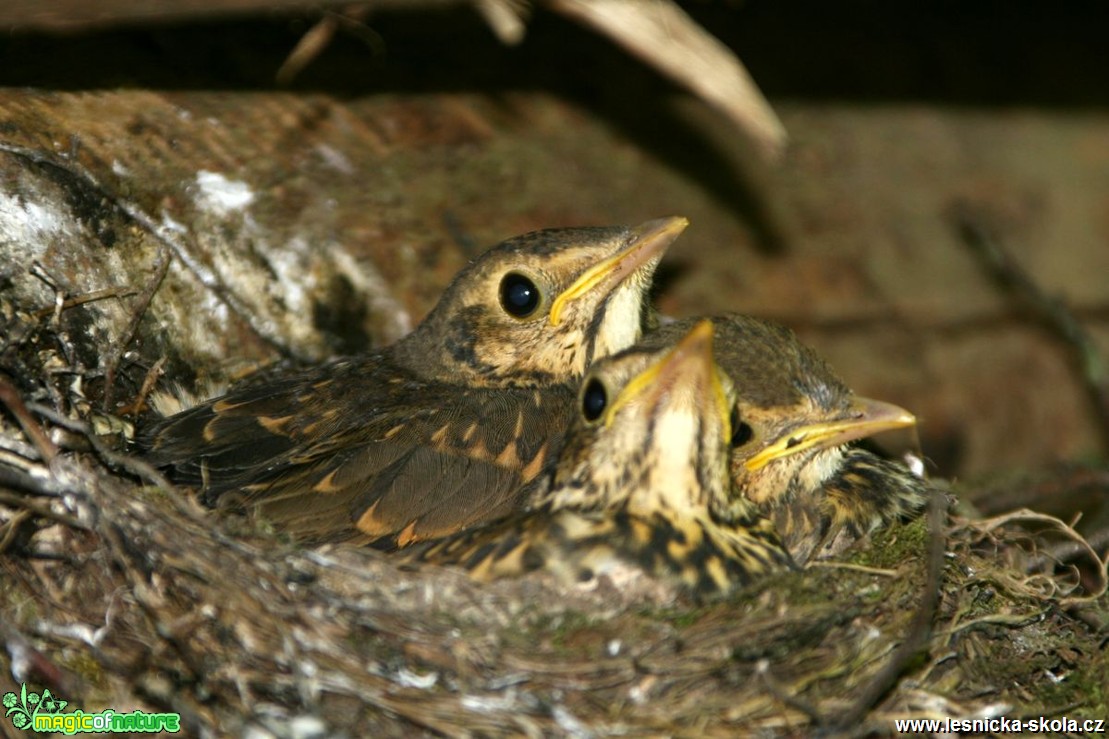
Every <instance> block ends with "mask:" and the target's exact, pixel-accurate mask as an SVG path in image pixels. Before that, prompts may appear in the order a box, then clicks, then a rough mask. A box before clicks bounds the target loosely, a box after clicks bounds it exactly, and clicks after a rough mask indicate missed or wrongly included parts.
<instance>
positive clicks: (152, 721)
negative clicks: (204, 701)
mask: <svg viewBox="0 0 1109 739" xmlns="http://www.w3.org/2000/svg"><path fill="white" fill-rule="evenodd" d="M68 705H69V701H64V700H62V699H61V698H59V697H58V696H56V695H53V694H51V692H50V689H49V688H47V689H45V690H43V691H42V694H41V695H40V694H39V693H35V692H31V691H28V690H27V683H21V684H20V687H19V693H18V694H17V693H14V692H10V691H9V692H7V693H4V698H3V706H4V710H5V713H4V717H5V718H7V719H8V720H9V721H11V722H12V726H14V727H15V728H17V729H24V730H30V731H41V732H55V733H62V734H85V733H98V734H103V733H107V732H143V733H152V734H153V733H160V732H168V733H171V734H176V733H177V732H178V731H180V730H181V715H180V714H178V713H145V712H143V711H131V712H129V713H120V712H119V711H115V710H112V709H110V708H109V709H106V710H103V711H100V712H98V713H85V712H84V711H82V710H80V709H76V710H74V711H72V712H71V713H62V711H63V710H64V709H65V707H66V706H68Z"/></svg>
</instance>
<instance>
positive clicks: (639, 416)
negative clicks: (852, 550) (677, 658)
mask: <svg viewBox="0 0 1109 739" xmlns="http://www.w3.org/2000/svg"><path fill="white" fill-rule="evenodd" d="M712 331H713V329H712V323H711V322H710V321H703V322H701V323H698V324H697V325H696V326H694V327H693V328H692V329H690V330H689V331H688V333H687V334H686V335H685V336H683V337H682V338H681V339H680V340H678V341H676V343H675V344H674V345H671V346H668V347H664V348H661V349H652V350H646V349H643V348H640V347H634V348H632V349H629V350H627V351H625V352H622V353H620V354H618V355H616V356H613V357H609V358H607V359H603V360H600V361H598V362H597V363H596V364H595V365H594V366H593V368H592V369H591V370H590V371H589V373H588V374H587V376H586V378H585V380H584V382H583V383H582V389H581V392H580V394H579V395H578V400H577V408H576V417H575V419H574V422H573V424H572V425H571V427H570V429H569V431H568V432H567V434H566V438H565V440H564V443H563V446H562V448H561V450H560V452H559V454H558V457H557V462H556V463H555V464H554V465H553V466H552V467H551V468H550V469H549V471H548V472H547V473H546V474H545V476H544V477H543V478H541V479H540V480H538V481H537V483H536V485H535V488H536V489H535V492H534V498H533V503H532V506H531V509H530V510H528V511H526V512H523V513H518V514H515V515H511V516H508V517H506V518H504V519H502V520H500V521H498V522H495V523H492V524H490V525H488V526H484V527H478V528H474V529H471V530H469V531H465V532H462V533H459V534H457V535H455V536H453V537H449V538H446V539H444V540H442V541H438V542H429V543H427V544H422V545H419V546H418V547H416V548H414V549H410V550H407V551H406V552H404V553H402V556H405V557H407V558H410V559H413V560H418V561H423V562H434V563H438V564H446V565H456V566H461V567H463V568H465V569H466V570H467V571H468V572H469V573H470V575H471V576H473V577H474V578H476V579H479V580H493V579H496V578H501V577H510V576H516V575H522V574H525V573H528V572H534V571H544V572H547V573H550V574H553V575H554V576H555V577H556V578H557V579H558V580H560V581H562V582H564V583H567V584H572V583H582V582H590V581H592V580H593V579H594V578H597V577H600V576H607V577H608V578H610V579H612V580H615V581H618V582H627V581H628V580H641V579H642V576H644V575H646V576H649V577H650V578H655V579H656V580H657V581H659V583H661V584H663V585H664V586H667V587H668V588H670V589H672V590H676V591H684V592H688V593H691V594H693V595H695V596H699V597H703V596H708V595H713V594H719V593H726V592H728V591H731V590H733V589H734V588H736V587H738V586H741V585H744V584H746V583H748V582H750V581H751V580H753V579H754V578H756V577H759V576H760V575H763V574H766V573H769V572H772V571H775V570H782V569H787V568H790V567H792V566H793V564H792V560H791V559H790V556H789V554H788V553H787V552H786V551H785V549H784V548H783V547H782V545H781V543H780V541H779V540H778V537H777V536H776V535H775V533H774V530H773V527H772V525H771V524H770V523H769V522H768V521H767V520H766V519H764V518H762V517H760V516H759V515H758V514H757V513H756V511H755V508H754V505H753V504H751V503H750V501H748V500H747V499H746V498H744V497H742V496H741V495H738V494H737V493H736V491H735V490H734V486H733V482H732V479H731V475H730V470H729V464H730V460H729V456H730V451H731V448H730V439H731V438H732V434H733V430H732V424H733V422H734V420H733V417H734V412H735V408H736V397H735V392H734V388H733V386H732V383H731V381H730V380H729V379H728V377H727V375H726V374H724V373H723V372H722V371H720V369H719V368H718V367H717V366H716V364H715V363H714V361H713V351H712V345H713V338H712Z"/></svg>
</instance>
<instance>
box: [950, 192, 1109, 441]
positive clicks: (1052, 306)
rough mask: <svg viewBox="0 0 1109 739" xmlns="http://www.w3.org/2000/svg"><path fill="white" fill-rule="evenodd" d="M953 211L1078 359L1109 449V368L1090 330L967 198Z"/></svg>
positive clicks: (964, 232) (964, 231)
mask: <svg viewBox="0 0 1109 739" xmlns="http://www.w3.org/2000/svg"><path fill="white" fill-rule="evenodd" d="M951 212H952V215H953V218H954V220H955V225H956V227H957V228H958V230H959V235H960V236H961V237H962V239H963V242H964V243H965V244H966V245H967V246H968V247H969V248H970V249H971V251H973V252H974V253H975V254H976V255H978V257H979V258H980V259H981V260H982V261H983V263H984V264H985V266H986V268H987V269H988V270H989V271H990V274H991V275H992V276H993V277H994V279H996V280H997V281H998V282H999V283H1000V284H1001V286H1002V287H1004V288H1005V289H1006V290H1008V291H1009V292H1011V293H1012V294H1013V295H1014V296H1016V297H1017V298H1018V299H1020V300H1021V301H1023V302H1024V303H1025V305H1026V306H1027V307H1028V309H1029V310H1031V311H1032V313H1033V314H1034V315H1035V316H1036V317H1037V318H1038V319H1039V320H1040V321H1041V322H1042V323H1043V324H1044V326H1045V327H1047V329H1048V330H1049V331H1050V332H1051V333H1052V334H1054V335H1055V336H1056V337H1058V338H1059V340H1061V341H1062V342H1063V343H1064V344H1065V345H1066V346H1067V347H1068V348H1069V349H1070V351H1071V352H1072V354H1073V355H1074V357H1075V359H1076V360H1077V361H1078V366H1079V367H1080V368H1081V376H1082V384H1083V386H1084V387H1085V388H1086V391H1087V392H1088V393H1089V394H1090V396H1091V397H1092V399H1093V401H1094V410H1095V415H1096V418H1097V422H1098V425H1099V427H1100V429H1101V434H1102V441H1103V443H1104V445H1105V449H1106V451H1109V368H1107V366H1106V362H1105V359H1104V358H1103V357H1102V356H1101V354H1100V353H1099V352H1098V350H1097V346H1096V345H1095V344H1094V342H1093V340H1092V339H1091V338H1090V335H1089V333H1088V332H1087V331H1086V329H1085V328H1083V326H1082V324H1081V323H1080V322H1079V321H1078V319H1077V318H1076V317H1075V315H1074V313H1073V312H1071V310H1070V309H1069V308H1068V307H1067V305H1066V303H1064V302H1063V301H1062V300H1060V299H1058V298H1054V297H1052V296H1050V295H1048V294H1046V293H1045V292H1044V291H1043V289H1041V288H1040V286H1039V285H1037V284H1036V282H1035V281H1034V280H1033V279H1032V278H1031V277H1030V276H1029V275H1028V273H1027V272H1025V271H1024V270H1023V269H1022V268H1021V266H1020V265H1019V264H1017V261H1016V260H1015V259H1014V258H1013V255H1012V254H1010V253H1009V252H1008V250H1007V249H1005V247H1004V245H1003V244H1002V243H1001V240H1000V239H999V238H997V236H996V235H995V234H993V233H991V232H990V230H989V228H988V227H987V225H986V223H985V220H986V219H985V218H984V217H983V215H982V214H981V213H978V212H976V211H975V209H974V208H973V206H971V205H970V204H969V203H966V202H957V203H955V205H954V207H952V209H951Z"/></svg>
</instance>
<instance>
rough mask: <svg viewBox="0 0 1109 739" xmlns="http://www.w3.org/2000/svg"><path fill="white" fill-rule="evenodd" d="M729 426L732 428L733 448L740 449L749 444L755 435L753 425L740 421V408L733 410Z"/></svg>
mask: <svg viewBox="0 0 1109 739" xmlns="http://www.w3.org/2000/svg"><path fill="white" fill-rule="evenodd" d="M728 422H729V425H730V426H731V427H732V447H733V448H738V447H741V446H743V445H744V444H746V443H747V442H749V441H750V440H751V439H752V438H753V437H754V435H755V430H754V429H753V428H751V425H750V424H748V423H746V422H744V421H741V420H739V408H736V407H733V408H732V415H731V418H729V419H728Z"/></svg>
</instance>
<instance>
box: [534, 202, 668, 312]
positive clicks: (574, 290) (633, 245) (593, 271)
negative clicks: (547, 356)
mask: <svg viewBox="0 0 1109 739" xmlns="http://www.w3.org/2000/svg"><path fill="white" fill-rule="evenodd" d="M688 225H689V219H688V218H684V217H682V216H671V217H669V218H658V219H655V220H653V221H647V222H646V223H643V224H640V225H638V226H636V227H635V228H633V229H632V230H631V234H630V235H629V238H628V240H627V242H626V243H625V244H624V246H623V248H621V249H620V251H618V252H617V253H616V254H614V255H612V256H611V257H608V258H607V259H605V260H604V261H602V262H599V263H597V264H594V265H593V266H592V267H590V268H589V269H587V270H586V271H585V272H584V273H582V275H581V277H579V278H578V279H577V280H575V281H574V284H573V285H570V287H568V288H566V290H564V291H563V292H562V293H561V294H560V295H559V296H558V297H557V298H555V299H554V301H552V303H551V313H550V321H551V325H552V326H557V325H558V322H559V320H560V319H561V317H562V311H563V310H564V309H565V307H566V304H567V303H569V302H570V301H572V300H575V299H577V298H580V297H581V296H582V295H585V294H587V293H589V292H591V291H593V290H594V289H597V288H600V289H602V290H604V291H605V292H606V293H609V292H612V291H613V290H614V289H615V288H616V286H617V285H619V284H620V283H622V282H623V281H624V280H625V279H627V278H628V277H629V276H631V275H633V274H635V273H636V272H637V271H638V270H639V268H640V267H642V266H643V265H645V264H647V263H649V262H651V261H652V260H654V261H657V260H658V259H659V258H661V256H662V253H663V252H664V251H666V248H667V247H668V246H670V245H671V244H673V243H674V240H675V239H677V238H678V236H679V235H680V234H681V232H682V231H684V230H685V228H686V226H688Z"/></svg>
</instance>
